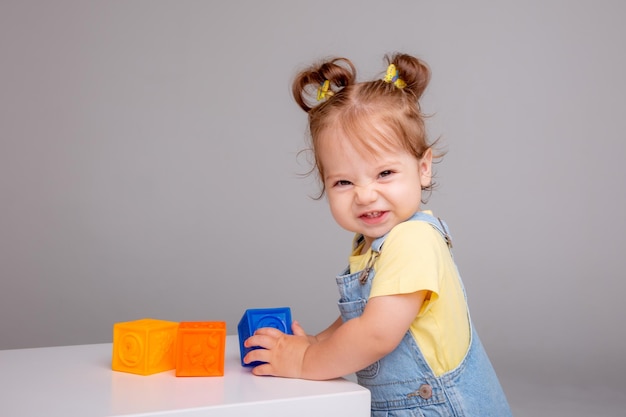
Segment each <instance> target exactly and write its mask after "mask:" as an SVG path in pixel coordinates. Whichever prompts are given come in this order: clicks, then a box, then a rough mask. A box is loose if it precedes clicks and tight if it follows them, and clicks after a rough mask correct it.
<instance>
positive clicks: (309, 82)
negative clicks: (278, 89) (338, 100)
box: [291, 58, 356, 112]
mask: <svg viewBox="0 0 626 417" xmlns="http://www.w3.org/2000/svg"><path fill="white" fill-rule="evenodd" d="M325 81H328V82H329V90H330V91H331V92H332V94H334V93H337V92H338V91H340V90H341V89H343V88H344V87H346V86H348V85H351V84H354V83H355V82H356V68H355V67H354V64H352V62H351V61H350V60H349V59H347V58H331V59H329V60H326V61H323V62H321V63H319V64H316V65H313V66H311V67H309V68H307V69H305V70H303V71H301V72H300V73H298V75H296V77H295V79H294V81H293V84H292V86H291V90H292V93H293V97H294V99H295V100H296V102H297V103H298V105H299V106H300V107H301V108H302V109H303V110H304V111H306V112H309V111H310V110H311V109H312V108H313V107H315V105H316V102H317V89H318V88H319V87H320V86H322V85H323V84H324V82H325Z"/></svg>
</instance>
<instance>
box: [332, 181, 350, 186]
mask: <svg viewBox="0 0 626 417" xmlns="http://www.w3.org/2000/svg"><path fill="white" fill-rule="evenodd" d="M347 185H352V183H351V182H350V181H348V180H339V181H337V182H336V183H335V186H336V187H345V186H347Z"/></svg>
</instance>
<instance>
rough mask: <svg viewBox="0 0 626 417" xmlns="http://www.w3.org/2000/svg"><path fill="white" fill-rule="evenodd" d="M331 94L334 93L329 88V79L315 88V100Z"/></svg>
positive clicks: (320, 99)
mask: <svg viewBox="0 0 626 417" xmlns="http://www.w3.org/2000/svg"><path fill="white" fill-rule="evenodd" d="M333 94H335V93H333V91H332V90H331V89H330V81H328V80H325V81H324V83H323V84H322V85H320V86H319V87H318V88H317V101H322V100H324V99H325V98H328V97H332V96H333Z"/></svg>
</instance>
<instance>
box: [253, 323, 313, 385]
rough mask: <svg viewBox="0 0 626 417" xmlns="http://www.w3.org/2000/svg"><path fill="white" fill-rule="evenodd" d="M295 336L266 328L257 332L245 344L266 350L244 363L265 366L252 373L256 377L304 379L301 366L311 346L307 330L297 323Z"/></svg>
mask: <svg viewBox="0 0 626 417" xmlns="http://www.w3.org/2000/svg"><path fill="white" fill-rule="evenodd" d="M291 329H292V331H293V335H288V334H285V333H283V332H281V331H280V330H278V329H274V328H271V327H264V328H262V329H258V330H257V331H256V332H254V335H252V336H250V337H249V338H248V339H247V340H246V341H245V342H244V346H245V347H252V346H259V347H261V348H263V349H254V350H252V351H250V352H249V353H248V354H247V355H246V356H245V357H244V359H243V360H244V362H245V363H250V362H255V361H261V362H266V363H264V364H261V365H259V366H256V367H255V368H254V369H253V370H252V373H253V374H255V375H273V376H281V377H288V378H301V377H302V362H303V360H304V354H305V352H306V350H307V349H308V347H309V346H310V345H311V341H310V340H309V337H314V336H307V335H306V333H305V332H304V329H302V327H301V326H300V325H299V324H298V322H294V323H293V325H292V326H291Z"/></svg>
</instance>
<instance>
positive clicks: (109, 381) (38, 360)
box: [0, 336, 370, 417]
mask: <svg viewBox="0 0 626 417" xmlns="http://www.w3.org/2000/svg"><path fill="white" fill-rule="evenodd" d="M111 354H112V345H111V344H110V343H104V344H95V345H79V346H61V347H49V348H36V349H14V350H0V416H2V417H20V416H28V417H31V416H33V417H35V416H36V417H40V416H52V417H57V416H58V417H67V416H76V417H90V416H153V415H164V416H185V417H200V416H227V417H231V416H232V417H240V416H255V417H260V416H268V417H270V416H271V417H280V416H289V417H293V416H297V417H308V416H315V417H319V416H324V417H331V416H355V417H358V416H363V417H365V416H369V415H370V409H369V408H370V394H369V391H368V390H367V389H365V388H363V387H361V386H359V385H357V384H355V383H354V382H350V381H348V380H345V379H336V380H331V381H305V380H297V379H286V378H274V377H257V376H254V375H252V374H251V373H250V369H249V368H244V367H242V366H241V363H240V358H239V342H238V339H237V336H227V338H226V361H225V371H224V376H223V377H176V376H175V375H174V371H173V370H172V371H166V372H162V373H158V374H154V375H149V376H141V375H134V374H128V373H123V372H116V371H112V370H111Z"/></svg>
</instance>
